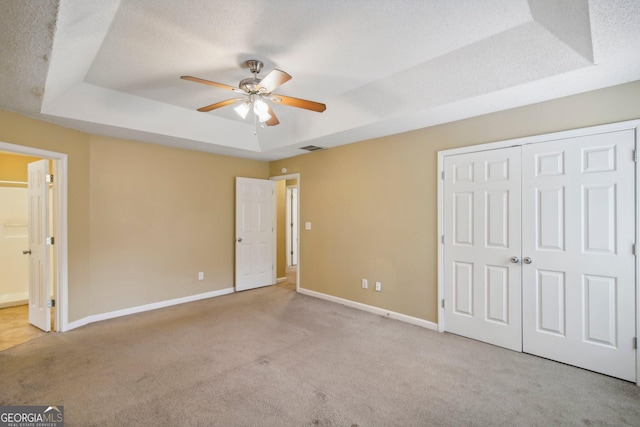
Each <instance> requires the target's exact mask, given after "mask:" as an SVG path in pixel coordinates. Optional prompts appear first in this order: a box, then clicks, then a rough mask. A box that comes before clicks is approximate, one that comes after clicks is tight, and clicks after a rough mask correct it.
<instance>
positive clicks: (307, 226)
mask: <svg viewBox="0 0 640 427" xmlns="http://www.w3.org/2000/svg"><path fill="white" fill-rule="evenodd" d="M304 229H305V230H311V223H310V222H308V221H307V222H305V223H304Z"/></svg>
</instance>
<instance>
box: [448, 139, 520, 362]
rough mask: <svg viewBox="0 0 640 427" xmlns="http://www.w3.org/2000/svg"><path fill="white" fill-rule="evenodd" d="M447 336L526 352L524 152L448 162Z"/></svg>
mask: <svg viewBox="0 0 640 427" xmlns="http://www.w3.org/2000/svg"><path fill="white" fill-rule="evenodd" d="M444 190H445V191H444V227H445V256H444V262H445V271H444V282H445V329H446V331H448V332H452V333H456V334H459V335H463V336H466V337H469V338H473V339H477V340H481V341H484V342H488V343H491V344H495V345H499V346H502V347H506V348H510V349H513V350H517V351H522V323H521V294H520V286H521V283H520V270H521V267H520V264H519V262H518V263H513V262H511V257H513V256H517V257H518V258H519V257H520V247H521V242H520V216H521V213H520V148H519V147H515V148H507V149H502V150H495V151H487V152H479V153H469V154H461V155H456V156H450V157H447V158H446V159H445V182H444Z"/></svg>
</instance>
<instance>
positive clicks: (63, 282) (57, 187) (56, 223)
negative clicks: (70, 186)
mask: <svg viewBox="0 0 640 427" xmlns="http://www.w3.org/2000/svg"><path fill="white" fill-rule="evenodd" d="M0 152H2V154H4V155H6V156H7V157H11V156H15V157H19V156H22V157H25V156H26V157H27V158H28V160H29V161H31V160H38V159H45V160H48V164H49V165H50V166H51V167H50V174H52V175H53V177H54V182H53V185H52V186H50V187H49V190H48V193H49V195H50V212H51V215H50V217H49V218H48V221H47V222H48V223H49V229H50V232H49V233H48V234H49V235H50V237H53V238H54V240H53V242H52V243H53V244H52V245H51V246H50V252H51V258H50V259H51V262H50V263H47V266H46V268H47V269H48V270H49V271H50V277H51V280H50V281H46V285H47V286H46V290H45V292H46V296H47V303H49V302H48V300H50V301H51V303H50V304H51V308H50V310H51V313H52V316H51V325H52V327H51V330H53V331H56V332H62V331H65V330H66V329H67V324H68V306H67V278H68V266H67V155H66V154H62V153H56V152H51V151H47V150H41V149H37V148H31V147H24V146H19V145H14V144H9V143H4V142H0ZM17 163H20V162H17ZM3 169H4V168H3ZM25 169H26V165H25ZM4 170H5V172H6V171H7V169H4ZM17 173H26V171H22V172H21V171H17ZM25 176H26V175H25ZM0 181H3V182H2V184H3V185H2V188H17V189H19V190H18V191H10V192H12V193H18V194H14V196H15V197H18V199H17V200H15V201H14V202H15V203H20V200H21V198H20V197H19V196H20V191H22V192H25V194H26V191H27V182H28V179H11V178H9V179H5V178H0ZM12 181H13V182H12ZM5 192H6V191H5ZM24 203H25V205H26V204H27V199H25V200H24ZM5 206H6V208H7V209H4V211H5V212H8V211H9V210H11V211H13V212H11V213H9V214H8V217H7V218H5V219H2V221H1V222H2V224H0V227H2V230H0V232H2V234H1V236H3V237H11V238H12V239H10V240H13V242H12V243H15V244H14V246H15V245H21V244H22V246H25V247H22V246H21V249H20V251H19V253H20V256H21V257H24V256H27V255H29V248H28V247H27V246H28V244H27V245H25V244H24V243H25V242H22V241H21V240H20V239H21V238H22V239H23V240H24V236H23V235H24V234H26V233H27V230H28V225H29V223H30V222H31V219H29V217H28V216H27V217H26V218H25V217H24V215H23V214H24V210H25V209H26V206H22V207H17V206H10V205H5ZM20 210H21V211H22V212H17V211H20ZM9 217H12V218H14V219H10V218H9ZM20 218H22V219H20ZM7 230H10V233H8V234H9V235H10V236H8V234H7ZM27 243H28V242H27ZM15 250H16V248H13V247H12V248H10V251H11V252H14V251H15ZM23 252H24V253H23ZM27 265H28V264H27ZM14 273H16V274H22V275H24V274H25V272H24V271H22V272H20V271H18V272H14ZM26 274H27V277H29V273H26ZM17 293H21V294H22V295H23V298H22V300H21V299H20V298H18V299H16V298H15V297H16V296H17V295H15V294H17ZM29 294H30V292H29V289H28V288H27V289H24V290H20V292H12V295H9V292H8V291H7V292H5V299H7V301H6V304H3V305H4V306H5V307H11V308H10V309H7V311H5V312H3V313H2V314H3V315H5V316H3V325H5V326H7V327H9V326H16V327H18V328H22V327H23V326H24V327H25V329H26V326H28V325H29V317H28V310H27V309H25V308H24V307H22V309H20V306H21V305H23V304H21V303H25V302H26V301H25V300H28V298H29ZM6 316H9V318H8V319H5V317H6ZM21 319H24V321H23V320H21ZM5 321H6V322H5ZM40 335H41V334H40V333H37V334H34V333H32V334H29V333H27V334H24V341H28V340H29V339H32V338H33V337H35V336H40ZM18 336H20V334H19V335H18ZM18 339H21V338H19V337H18ZM16 344H17V343H16ZM14 345H15V344H14ZM5 348H8V347H5Z"/></svg>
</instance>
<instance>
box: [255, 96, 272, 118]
mask: <svg viewBox="0 0 640 427" xmlns="http://www.w3.org/2000/svg"><path fill="white" fill-rule="evenodd" d="M253 112H254V113H256V114H257V115H258V116H260V115H262V114H268V113H269V106H268V105H267V103H266V102H264V101H263V100H262V99H256V100H255V101H254V102H253ZM267 120H269V119H267Z"/></svg>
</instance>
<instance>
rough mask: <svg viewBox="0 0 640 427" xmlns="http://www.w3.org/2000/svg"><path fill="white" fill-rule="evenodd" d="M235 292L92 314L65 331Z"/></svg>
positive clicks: (227, 290)
mask: <svg viewBox="0 0 640 427" xmlns="http://www.w3.org/2000/svg"><path fill="white" fill-rule="evenodd" d="M234 291H235V289H234V288H225V289H220V290H218V291H211V292H205V293H203V294H197V295H189V296H187V297H182V298H176V299H172V300H167V301H160V302H154V303H152V304H145V305H140V306H137V307H131V308H125V309H122V310H116V311H110V312H108V313H101V314H93V315H91V316H87V317H84V318H82V319H79V320H75V321H73V322H69V323H67V328H66V329H65V331H70V330H71V329H75V328H79V327H80V326H84V325H88V324H89V323H94V322H100V321H102V320H107V319H113V318H116V317H122V316H128V315H130V314H136V313H142V312H144V311H151V310H155V309H158V308H164V307H169V306H172V305H178V304H184V303H187V302H193V301H198V300H202V299H207V298H214V297H219V296H222V295H228V294H232V293H233V292H234Z"/></svg>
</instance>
